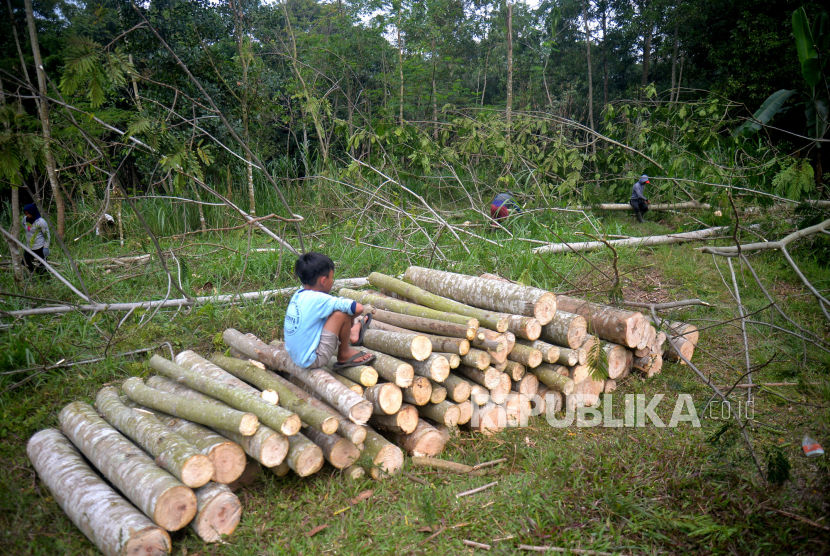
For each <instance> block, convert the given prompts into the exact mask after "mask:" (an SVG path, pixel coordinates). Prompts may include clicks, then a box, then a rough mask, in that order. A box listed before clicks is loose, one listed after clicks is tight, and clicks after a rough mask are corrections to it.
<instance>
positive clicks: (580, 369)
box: [557, 363, 597, 383]
mask: <svg viewBox="0 0 830 556" xmlns="http://www.w3.org/2000/svg"><path fill="white" fill-rule="evenodd" d="M594 365H595V366H594V367H592V366H591V365H590V364H586V365H574V366H573V367H568V374H567V375H566V376H568V377H570V379H571V380H573V381H574V383H577V382H582V381H583V380H585V379H586V378H588V377H589V376H590V375H591V373H592V372H593V369H595V368H597V367H596V363H594ZM557 370H558V371H561V369H559V368H557Z"/></svg>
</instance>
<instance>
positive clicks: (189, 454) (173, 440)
mask: <svg viewBox="0 0 830 556" xmlns="http://www.w3.org/2000/svg"><path fill="white" fill-rule="evenodd" d="M95 407H96V409H97V410H98V412H99V413H100V414H101V415H102V416H103V417H104V419H106V420H107V422H109V423H110V424H111V425H112V426H113V427H115V428H116V429H118V430H119V431H120V432H121V433H122V434H124V435H125V436H127V437H129V438H130V439H131V440H132V441H133V442H135V443H136V444H138V445H139V446H141V447H142V448H144V450H145V451H146V452H148V453H149V454H150V455H152V456H153V457H154V458H156V463H157V464H158V466H159V467H161V468H162V469H165V470H167V471H168V472H169V473H170V474H171V475H173V476H174V477H176V478H177V479H178V480H180V481H181V482H183V483H184V484H185V486H188V487H190V488H198V487H200V486H203V485H205V484H207V483H208V481H210V478H211V477H212V476H213V473H214V468H213V462H211V461H210V458H208V457H207V456H206V455H204V454H202V453H201V452H200V451H199V450H198V449H197V448H196V447H195V446H194V445H192V444H191V443H190V442H188V441H187V440H185V439H184V438H183V437H182V436H180V435H178V434H176V433H175V432H173V431H171V430H170V429H168V428H167V427H165V426H164V425H163V424H162V423H161V422H160V421H159V420H158V419H156V418H155V417H154V416H153V414H152V413H150V412H144V411H136V410H133V409H130V408H129V407H127V406H126V405H124V404H123V403H121V400H120V399H119V397H118V392H117V391H116V390H115V388H113V387H112V386H107V387H105V388H102V389H101V391H99V392H98V396H97V397H96V399H95Z"/></svg>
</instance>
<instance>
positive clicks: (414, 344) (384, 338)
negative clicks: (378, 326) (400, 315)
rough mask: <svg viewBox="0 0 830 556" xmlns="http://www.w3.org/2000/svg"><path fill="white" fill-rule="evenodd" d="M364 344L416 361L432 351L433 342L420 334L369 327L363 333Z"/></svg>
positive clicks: (424, 357) (394, 355) (427, 355)
mask: <svg viewBox="0 0 830 556" xmlns="http://www.w3.org/2000/svg"><path fill="white" fill-rule="evenodd" d="M363 345H364V346H366V347H367V348H370V349H373V350H376V351H382V352H383V353H385V354H387V355H391V356H393V357H403V358H405V359H415V360H416V361H423V360H424V359H426V358H427V357H429V356H430V354H431V353H432V343H431V342H430V341H429V339H428V338H426V337H425V336H422V335H420V334H403V333H400V332H387V331H385V330H373V329H369V330H366V331H365V333H364V335H363ZM399 386H408V385H406V384H404V385H399Z"/></svg>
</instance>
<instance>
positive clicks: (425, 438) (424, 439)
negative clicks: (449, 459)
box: [395, 419, 447, 457]
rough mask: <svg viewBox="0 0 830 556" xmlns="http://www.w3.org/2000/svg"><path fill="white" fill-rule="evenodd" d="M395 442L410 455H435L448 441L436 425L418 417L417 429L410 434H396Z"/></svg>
mask: <svg viewBox="0 0 830 556" xmlns="http://www.w3.org/2000/svg"><path fill="white" fill-rule="evenodd" d="M395 443H396V444H397V445H398V446H400V447H401V448H403V449H404V450H406V453H407V454H409V455H410V456H421V457H424V456H425V457H435V456H437V455H438V454H440V453H441V452H443V451H444V446H445V445H446V443H447V442H446V440H444V437H443V435H442V434H441V433H440V432H438V430H437V429H436V428H435V427H433V426H432V425H430V424H429V423H427V422H426V421H424V420H423V419H418V423H417V426H416V427H415V429H414V430H413V431H411V432H410V433H408V434H399V435H398V436H396V437H395Z"/></svg>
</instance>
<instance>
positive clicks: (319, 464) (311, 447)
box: [285, 433, 325, 477]
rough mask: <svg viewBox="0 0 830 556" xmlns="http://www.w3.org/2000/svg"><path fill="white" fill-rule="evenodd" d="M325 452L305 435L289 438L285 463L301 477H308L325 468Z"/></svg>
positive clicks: (299, 434)
mask: <svg viewBox="0 0 830 556" xmlns="http://www.w3.org/2000/svg"><path fill="white" fill-rule="evenodd" d="M324 461H325V459H324V458H323V450H321V449H320V447H319V446H317V444H315V443H314V442H312V441H311V440H309V439H308V438H307V437H306V436H305V435H304V434H302V433H297V434H295V435H294V436H289V437H288V455H287V456H285V463H287V464H288V467H290V468H291V470H292V471H293V472H294V473H296V474H297V475H299V476H300V477H308V476H309V475H313V474H314V473H317V472H318V471H320V469H322V468H323V463H324Z"/></svg>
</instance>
